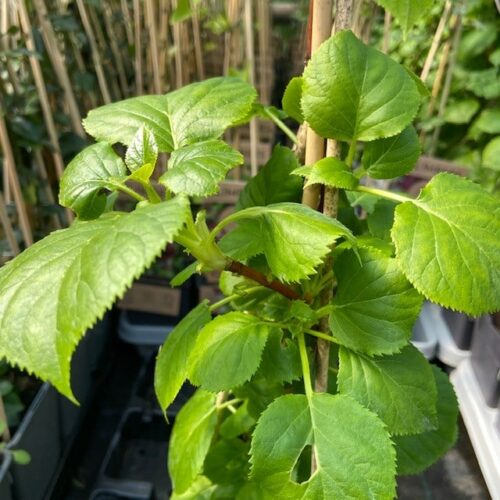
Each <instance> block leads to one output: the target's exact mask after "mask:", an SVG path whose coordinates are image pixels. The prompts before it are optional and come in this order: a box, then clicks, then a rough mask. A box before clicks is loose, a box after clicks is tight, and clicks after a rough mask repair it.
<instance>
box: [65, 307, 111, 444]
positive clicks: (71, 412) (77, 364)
mask: <svg viewBox="0 0 500 500" xmlns="http://www.w3.org/2000/svg"><path fill="white" fill-rule="evenodd" d="M110 323H111V320H110V317H109V315H105V316H104V318H103V319H102V320H101V321H99V322H98V323H97V324H96V325H95V326H94V327H93V328H91V329H90V330H89V331H88V332H87V333H86V334H85V336H84V337H83V339H82V341H81V342H80V344H79V345H78V347H77V349H76V352H75V354H74V356H73V359H72V361H71V387H72V389H73V393H74V394H75V397H76V399H77V401H78V402H79V403H80V406H77V405H75V404H73V403H72V402H71V401H69V400H68V399H67V398H65V397H64V396H60V397H59V411H60V420H61V438H62V444H63V448H64V449H65V450H66V449H67V448H68V447H69V446H71V444H72V443H73V440H74V438H75V436H76V434H77V433H78V430H79V429H80V427H81V424H82V422H83V419H84V418H85V415H86V414H87V411H88V409H89V406H90V404H91V402H92V394H93V392H94V388H95V382H96V379H95V373H96V372H97V371H98V370H99V368H100V366H101V364H102V362H103V355H104V353H105V351H106V346H107V343H108V340H109V337H110V330H111V325H110Z"/></svg>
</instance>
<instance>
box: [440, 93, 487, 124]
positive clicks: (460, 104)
mask: <svg viewBox="0 0 500 500" xmlns="http://www.w3.org/2000/svg"><path fill="white" fill-rule="evenodd" d="M479 106H480V104H479V101H478V100H477V99H461V100H460V101H452V102H449V103H448V105H447V106H446V110H445V112H444V119H445V120H446V121H447V122H448V123H455V124H462V123H469V122H470V121H471V120H472V117H473V116H474V115H475V114H476V113H477V111H478V109H479Z"/></svg>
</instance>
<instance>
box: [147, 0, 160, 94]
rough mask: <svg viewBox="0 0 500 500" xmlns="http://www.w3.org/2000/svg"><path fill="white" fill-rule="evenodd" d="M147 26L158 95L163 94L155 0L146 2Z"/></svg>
mask: <svg viewBox="0 0 500 500" xmlns="http://www.w3.org/2000/svg"><path fill="white" fill-rule="evenodd" d="M145 14H146V25H147V26H148V31H149V43H150V51H149V52H150V55H151V62H152V64H153V82H154V91H155V93H156V94H161V92H162V89H161V81H160V61H159V59H158V42H157V38H156V20H155V16H154V6H153V0H145Z"/></svg>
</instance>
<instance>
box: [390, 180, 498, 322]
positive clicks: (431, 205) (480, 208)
mask: <svg viewBox="0 0 500 500" xmlns="http://www.w3.org/2000/svg"><path fill="white" fill-rule="evenodd" d="M499 216H500V204H499V202H498V200H497V199H495V198H494V197H493V196H492V195H490V194H488V193H487V192H486V191H484V190H483V189H482V188H481V187H479V186H478V185H476V184H474V183H472V182H471V181H469V180H467V179H463V178H461V177H458V176H456V175H453V174H448V173H441V174H438V175H436V176H435V177H434V178H433V179H432V180H431V181H430V182H429V184H428V185H427V186H426V187H425V188H424V189H423V190H422V192H421V193H420V195H419V197H418V198H417V199H416V200H413V201H408V202H405V203H402V204H401V205H399V206H398V207H397V208H396V215H395V221H394V227H393V229H392V239H393V241H394V244H395V245H396V258H397V260H398V263H399V265H400V267H401V269H402V271H403V272H404V273H405V275H406V277H407V278H408V279H409V280H410V282H411V283H412V284H413V286H414V287H415V288H416V289H417V290H418V291H419V292H420V293H421V294H422V295H424V296H425V297H427V298H428V299H430V300H432V301H433V302H436V303H438V304H441V305H444V306H446V307H450V308H452V309H457V310H459V311H463V312H466V313H468V314H470V315H479V314H483V313H487V312H491V311H496V310H498V309H499V308H500V238H499V237H498V235H499V234H500V217H499Z"/></svg>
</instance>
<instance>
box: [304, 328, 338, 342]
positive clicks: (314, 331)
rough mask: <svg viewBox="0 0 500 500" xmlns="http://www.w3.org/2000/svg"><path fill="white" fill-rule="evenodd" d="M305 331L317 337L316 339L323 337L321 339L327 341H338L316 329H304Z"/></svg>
mask: <svg viewBox="0 0 500 500" xmlns="http://www.w3.org/2000/svg"><path fill="white" fill-rule="evenodd" d="M304 332H305V333H307V334H309V335H312V336H313V337H317V338H318V339H323V340H328V342H332V343H333V344H338V342H337V341H336V340H335V339H334V338H333V337H331V336H330V335H327V334H326V333H323V332H318V331H316V330H310V329H308V330H304Z"/></svg>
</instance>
